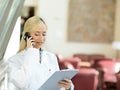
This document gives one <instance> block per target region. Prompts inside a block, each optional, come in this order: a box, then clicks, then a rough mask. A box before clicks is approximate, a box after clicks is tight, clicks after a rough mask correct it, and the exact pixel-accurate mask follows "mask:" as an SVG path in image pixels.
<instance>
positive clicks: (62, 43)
mask: <svg viewBox="0 0 120 90" xmlns="http://www.w3.org/2000/svg"><path fill="white" fill-rule="evenodd" d="M51 2H52V3H51ZM68 4H69V0H52V1H51V0H40V1H39V5H38V10H39V13H38V14H39V16H41V17H43V18H44V19H45V21H46V22H47V24H48V33H47V34H48V35H47V40H46V45H45V48H46V49H47V50H50V51H52V52H54V53H60V54H62V55H63V56H64V57H71V56H72V55H73V54H74V53H88V54H91V53H99V54H104V55H106V56H107V57H112V58H115V57H116V50H114V49H113V47H112V44H102V43H100V44H99V43H98V44H93V43H70V42H67V19H68V17H67V11H68V8H67V7H68ZM116 7H117V8H116V11H117V12H116V22H115V23H116V26H115V30H114V31H115V33H114V34H115V40H118V39H119V38H120V36H119V35H118V33H120V25H119V22H120V17H119V16H120V12H119V11H118V10H119V8H120V1H119V0H117V5H116Z"/></svg>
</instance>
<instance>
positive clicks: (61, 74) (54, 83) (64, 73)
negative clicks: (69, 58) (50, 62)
mask: <svg viewBox="0 0 120 90" xmlns="http://www.w3.org/2000/svg"><path fill="white" fill-rule="evenodd" d="M78 71H79V70H70V69H66V70H60V71H56V72H55V73H53V75H52V76H51V77H50V78H49V79H48V80H47V81H46V82H45V83H44V84H43V85H42V86H41V88H40V89H39V90H60V87H59V86H58V82H59V81H60V80H63V79H65V78H67V79H72V78H73V76H75V75H76V74H77V73H78Z"/></svg>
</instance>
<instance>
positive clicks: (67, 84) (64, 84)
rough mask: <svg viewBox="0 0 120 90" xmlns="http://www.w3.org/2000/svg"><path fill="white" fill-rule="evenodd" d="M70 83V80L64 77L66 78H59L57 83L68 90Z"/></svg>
mask: <svg viewBox="0 0 120 90" xmlns="http://www.w3.org/2000/svg"><path fill="white" fill-rule="evenodd" d="M71 84H72V81H71V80H69V79H66V78H65V79H64V80H61V81H59V82H58V85H59V86H60V87H64V88H65V90H69V89H70V87H71Z"/></svg>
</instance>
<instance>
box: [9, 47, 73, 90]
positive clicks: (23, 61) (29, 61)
mask: <svg viewBox="0 0 120 90" xmlns="http://www.w3.org/2000/svg"><path fill="white" fill-rule="evenodd" d="M8 66H9V68H8V90H40V89H39V88H40V87H41V85H42V84H43V83H44V82H45V81H46V80H47V79H48V78H49V77H50V76H51V75H52V74H53V73H54V72H55V71H57V70H59V66H58V62H57V58H56V56H55V55H54V54H52V53H50V52H47V51H45V50H44V51H43V52H42V57H41V63H40V51H39V50H38V49H35V48H28V49H25V50H23V51H21V52H20V53H18V54H16V55H14V56H12V57H11V58H9V59H8ZM72 87H73V86H72ZM71 90H73V89H72V88H71Z"/></svg>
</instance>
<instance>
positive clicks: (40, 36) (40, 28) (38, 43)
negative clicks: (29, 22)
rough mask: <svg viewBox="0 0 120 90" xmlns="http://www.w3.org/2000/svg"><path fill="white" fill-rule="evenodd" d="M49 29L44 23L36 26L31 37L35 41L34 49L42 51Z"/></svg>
mask: <svg viewBox="0 0 120 90" xmlns="http://www.w3.org/2000/svg"><path fill="white" fill-rule="evenodd" d="M46 31H47V27H46V25H45V24H44V23H39V24H37V25H35V26H34V27H33V28H32V30H31V32H30V35H31V37H32V38H33V40H34V43H35V44H34V48H37V49H40V48H41V47H42V45H43V44H44V42H45V38H46Z"/></svg>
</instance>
